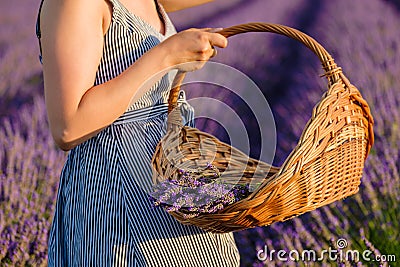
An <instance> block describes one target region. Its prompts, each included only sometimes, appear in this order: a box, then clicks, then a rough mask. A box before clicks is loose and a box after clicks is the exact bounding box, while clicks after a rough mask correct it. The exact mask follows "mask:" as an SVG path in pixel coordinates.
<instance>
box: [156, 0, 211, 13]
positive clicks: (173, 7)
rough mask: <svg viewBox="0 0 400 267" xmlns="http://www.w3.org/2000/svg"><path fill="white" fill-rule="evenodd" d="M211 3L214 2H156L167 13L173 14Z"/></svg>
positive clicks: (209, 0)
mask: <svg viewBox="0 0 400 267" xmlns="http://www.w3.org/2000/svg"><path fill="white" fill-rule="evenodd" d="M213 1H214V0H158V2H160V4H161V5H162V6H163V7H164V9H165V10H166V11H167V12H174V11H178V10H182V9H185V8H189V7H194V6H199V5H202V4H205V3H209V2H213Z"/></svg>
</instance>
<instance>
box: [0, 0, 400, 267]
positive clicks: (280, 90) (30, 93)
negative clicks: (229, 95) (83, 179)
mask: <svg viewBox="0 0 400 267" xmlns="http://www.w3.org/2000/svg"><path fill="white" fill-rule="evenodd" d="M18 2H19V3H18V4H17V3H15V2H12V1H11V0H1V4H2V6H8V7H9V8H7V9H1V11H0V15H1V16H0V22H1V23H2V25H4V27H3V26H2V28H1V29H0V31H1V34H0V62H1V65H0V75H1V79H0V95H1V98H0V104H1V105H0V121H1V122H0V208H1V209H0V266H3V265H4V266H46V265H47V261H46V242H47V238H48V236H47V235H48V231H49V227H50V220H51V217H52V214H53V210H54V204H55V197H56V192H57V185H58V179H59V174H60V172H61V168H62V164H63V162H64V160H65V156H66V155H65V153H64V152H61V151H60V150H58V149H56V148H55V146H54V144H53V141H52V139H51V136H50V133H49V130H48V125H47V120H46V112H45V105H44V99H43V96H42V90H43V88H42V83H41V80H42V78H41V76H40V64H39V63H38V61H37V49H38V48H37V42H36V40H35V36H34V20H35V17H36V10H37V7H38V5H39V3H38V2H37V1H22V0H20V1H18ZM36 2H37V3H36ZM393 2H394V1H393ZM215 4H216V5H213V4H209V5H208V6H204V7H201V8H200V7H199V8H194V9H191V10H187V11H185V12H177V13H175V14H172V15H171V17H172V18H173V20H174V21H175V22H176V23H177V27H178V29H183V28H187V27H210V26H211V27H226V26H231V25H234V24H239V23H244V22H249V21H268V22H276V23H282V24H287V25H289V26H293V27H296V28H299V29H301V30H303V31H305V32H307V33H309V34H311V35H312V36H313V37H315V38H316V39H317V40H318V41H320V42H321V43H322V44H323V45H324V46H325V47H326V48H327V49H328V51H330V52H331V53H332V55H333V56H334V58H335V59H336V61H337V62H338V64H339V65H341V66H342V67H343V69H344V71H345V73H346V74H347V76H348V77H349V79H350V80H351V81H352V82H353V83H354V84H355V85H356V86H357V87H358V88H359V89H360V91H361V92H362V94H363V95H364V97H365V98H366V99H367V101H368V102H369V103H370V105H371V108H372V112H373V115H374V118H375V122H376V125H375V134H376V143H375V146H374V148H373V150H372V152H371V155H370V156H369V158H368V160H367V162H366V169H365V173H364V176H363V180H362V185H361V188H360V192H359V193H358V194H356V195H355V196H353V197H350V198H348V199H346V200H344V201H338V202H336V203H333V204H331V205H329V206H327V207H323V208H321V209H318V210H316V211H314V212H310V213H308V214H305V215H302V216H300V217H298V218H295V219H293V220H290V221H287V222H284V223H276V224H273V225H271V226H268V227H262V228H256V229H251V230H246V231H242V232H239V233H235V237H236V240H237V243H238V246H239V249H240V252H241V258H242V260H241V265H242V266H305V265H306V264H309V265H308V266H310V265H311V266H314V265H315V266H332V265H336V264H337V265H343V264H347V265H357V266H361V265H365V266H375V265H374V263H372V264H373V265H371V263H367V262H365V261H364V262H359V263H350V262H347V263H340V262H329V261H328V260H325V262H319V263H315V264H313V263H310V262H308V263H304V262H295V263H294V262H282V261H279V260H277V259H275V260H270V261H264V262H262V261H259V260H258V259H257V257H256V255H257V251H258V250H260V249H263V248H264V246H265V245H267V247H268V248H269V249H275V250H279V249H284V250H286V251H289V250H292V249H296V250H298V251H300V252H301V251H304V250H307V249H314V250H315V251H317V252H320V251H322V250H323V249H328V248H329V247H330V246H333V245H334V241H336V240H338V239H339V238H345V239H346V240H347V241H348V247H347V248H348V249H356V250H359V251H363V250H365V249H367V248H368V247H369V248H370V249H372V245H371V244H373V246H374V247H375V248H376V250H375V252H374V253H381V254H396V253H397V255H396V256H397V262H398V261H400V255H399V251H400V244H399V240H400V237H399V229H400V225H399V215H398V214H399V207H398V202H399V200H400V192H399V186H400V178H399V169H400V168H399V167H400V166H399V165H400V163H399V156H400V154H399V149H398V147H399V145H400V133H399V125H400V114H399V112H400V111H399V109H398V106H399V104H400V92H399V91H398V89H397V88H396V85H398V84H399V77H398V73H399V72H400V64H399V63H398V62H400V61H399V60H400V37H399V35H398V34H397V31H398V30H397V29H399V26H400V19H399V14H400V10H399V9H398V7H397V6H396V5H395V4H393V3H392V2H391V1H383V0H354V1H351V2H349V1H345V0H338V1H327V0H323V1H306V0H302V1H296V2H289V1H278V0H269V1H267V2H266V1H265V0H246V1H239V0H237V1H232V0H230V1H227V0H220V1H217V2H216V3H215ZM10 11H12V12H10ZM222 12H223V13H222ZM238 51H239V52H238ZM243 51H245V53H244V52H243ZM216 60H218V61H220V62H223V63H226V64H228V65H230V66H233V67H235V68H238V69H239V70H241V71H243V72H245V73H246V74H248V75H249V76H250V77H251V78H252V79H253V80H254V81H255V82H256V83H257V84H258V85H259V87H260V88H262V89H263V93H264V94H265V96H266V98H267V99H268V102H269V104H270V106H271V108H272V111H273V114H274V116H275V119H276V127H277V132H278V146H277V153H276V158H275V160H274V163H275V164H277V165H279V164H281V163H282V162H283V161H284V159H285V158H286V156H287V155H288V153H289V152H290V151H291V149H292V148H293V147H294V146H295V144H296V141H297V138H298V137H299V136H300V134H301V131H302V130H303V128H304V125H305V122H306V121H307V119H308V118H309V116H310V114H311V110H312V107H313V106H314V105H315V103H316V102H317V101H318V100H319V98H320V96H321V95H322V93H323V90H325V89H326V88H325V82H324V81H323V80H321V79H320V78H319V77H318V75H319V74H320V72H321V71H320V70H319V65H318V60H317V59H316V58H315V56H314V55H313V54H312V53H310V52H309V51H307V50H306V49H305V48H303V47H302V46H301V45H299V44H297V43H295V42H294V41H291V40H287V39H285V38H284V37H276V36H271V35H268V34H248V35H246V36H243V37H233V38H232V40H231V42H230V44H229V47H228V48H227V49H226V50H225V51H220V53H219V55H218V57H217V58H216ZM194 89H195V88H194ZM203 93H205V92H204V91H200V90H198V91H190V92H189V95H190V96H191V97H195V96H200V95H202V94H203ZM213 94H215V95H214V97H222V98H223V97H224V96H219V95H217V94H218V93H213ZM227 102H228V103H229V100H227ZM229 104H231V105H239V106H240V105H241V104H240V103H239V104H238V103H229ZM237 110H239V111H240V110H243V109H240V108H238V109H237ZM241 116H242V118H243V119H244V120H251V119H252V118H250V117H246V115H243V114H242V115H241ZM249 125H252V124H251V123H249ZM199 127H202V128H204V129H205V130H207V131H208V132H211V133H213V134H215V135H217V136H218V135H220V133H219V132H218V131H217V130H215V129H210V128H207V125H206V124H203V125H200V126H199ZM287 129H290V131H288V130H287ZM261 130H262V129H261ZM250 138H254V140H257V137H253V136H252V135H251V134H250ZM252 140H253V139H252ZM252 153H253V154H254V155H255V156H257V142H253V146H252ZM332 240H333V244H332ZM382 264H384V263H382ZM391 266H396V263H391Z"/></svg>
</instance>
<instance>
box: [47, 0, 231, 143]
mask: <svg viewBox="0 0 400 267" xmlns="http://www.w3.org/2000/svg"><path fill="white" fill-rule="evenodd" d="M101 2H102V1H96V0H85V1H81V0H52V1H45V4H44V5H43V9H42V14H41V30H42V40H41V41H42V48H43V77H44V89H45V99H46V106H47V113H48V118H49V124H50V128H51V132H52V135H53V138H54V140H55V142H56V143H57V144H58V146H59V147H61V148H62V149H63V150H69V149H71V148H73V147H74V146H76V145H78V144H79V143H82V142H83V141H85V140H87V139H89V138H90V137H92V136H94V135H95V134H97V133H98V132H99V131H100V130H102V129H103V128H105V127H106V126H108V125H110V124H111V123H112V122H113V121H115V120H116V119H117V118H118V117H119V116H120V115H122V114H123V113H124V111H125V110H126V109H127V107H128V106H129V104H130V103H131V100H135V99H138V98H139V97H140V96H142V95H143V93H144V92H145V91H146V90H147V89H148V88H144V89H143V88H142V87H143V84H145V83H146V82H147V80H148V79H149V78H151V77H152V76H154V75H155V74H156V73H160V72H161V73H162V72H163V71H164V73H165V70H166V69H168V68H171V67H173V66H174V65H176V64H180V63H185V62H190V61H200V62H202V61H205V60H208V59H209V58H210V56H211V54H212V49H211V47H210V44H211V45H215V46H219V47H225V46H226V44H227V42H226V39H225V38H224V37H223V36H222V35H220V34H217V33H211V32H207V31H204V30H197V29H191V30H187V31H183V32H180V33H178V34H176V35H174V36H172V37H170V38H168V39H167V40H165V41H164V42H162V43H161V44H160V45H158V46H156V47H154V48H153V49H151V50H149V51H148V52H147V53H145V54H144V55H143V56H142V57H141V58H140V59H138V60H137V61H136V62H135V63H134V64H132V65H131V66H130V67H129V68H128V69H126V70H125V71H124V72H123V73H121V74H120V75H119V76H117V77H116V78H114V79H112V80H110V81H108V82H106V83H103V84H100V85H97V86H93V84H94V80H95V75H96V71H97V68H98V65H99V63H100V59H101V57H102V51H103V25H102V23H103V15H104V6H102V5H101ZM198 67H200V66H198ZM150 86H151V85H150V84H149V85H148V87H150ZM141 88H142V89H141Z"/></svg>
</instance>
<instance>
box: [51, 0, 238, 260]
mask: <svg viewBox="0 0 400 267" xmlns="http://www.w3.org/2000/svg"><path fill="white" fill-rule="evenodd" d="M110 2H111V3H112V4H113V15H112V22H111V25H110V28H109V30H108V32H107V33H106V35H105V38H104V51H103V57H102V59H101V62H100V65H99V68H98V72H97V76H96V81H95V84H100V83H104V82H106V81H108V80H110V79H112V78H114V77H116V76H117V75H119V74H120V73H121V72H122V71H124V70H125V69H126V68H127V67H129V66H130V65H131V64H132V63H133V62H134V61H135V60H136V59H138V58H139V57H140V56H141V55H142V54H143V53H144V52H145V51H147V50H148V49H150V48H151V47H153V46H155V45H157V44H158V43H159V42H161V41H162V40H164V39H165V38H167V37H168V36H170V35H172V34H174V33H175V29H174V27H173V25H172V23H171V21H170V20H169V18H168V16H167V14H166V13H165V11H164V10H163V9H162V7H160V8H159V12H160V14H161V15H162V17H163V19H164V22H165V26H166V34H165V35H162V34H160V33H159V32H158V31H157V30H156V29H154V28H153V27H152V26H150V25H149V24H148V23H146V22H145V21H143V20H142V19H140V18H139V17H137V16H135V15H134V14H131V13H129V11H128V10H127V9H126V8H125V7H124V6H123V5H122V4H121V3H120V2H118V0H110ZM172 78H173V75H172V74H169V75H166V76H164V77H163V78H162V79H161V81H159V82H158V83H157V84H155V85H154V86H153V87H152V88H151V89H150V90H149V91H148V92H147V93H145V95H143V97H141V98H140V99H139V100H138V101H137V102H135V103H133V104H132V106H131V107H130V108H129V109H128V110H127V111H126V112H125V114H123V115H122V116H121V117H120V118H119V119H117V120H116V121H115V122H114V123H113V124H112V125H110V126H109V127H107V128H105V129H104V130H103V131H101V132H100V133H99V134H97V135H96V136H95V137H93V138H91V139H89V140H88V141H86V142H84V143H82V144H81V145H79V146H77V147H75V148H74V149H73V150H71V151H70V153H69V155H68V159H67V162H66V163H65V166H64V168H63V170H62V174H61V179H60V185H59V190H58V195H57V205H56V211H55V215H54V220H53V224H52V228H51V231H50V236H49V248H48V249H49V251H48V252H49V255H48V256H49V257H48V260H49V261H48V263H49V266H85V267H89V266H96V267H97V266H162V267H166V266H179V267H184V266H191V267H202V266H204V267H211V266H216V267H228V266H239V253H238V250H237V247H236V244H235V241H234V238H233V234H232V233H230V234H211V233H206V232H204V231H203V230H201V229H200V228H198V227H195V226H187V225H182V224H180V223H179V222H177V221H176V220H175V219H174V218H173V217H171V216H170V215H169V214H168V213H166V212H165V211H164V210H163V209H161V208H153V207H152V205H151V202H150V201H149V199H148V192H149V190H151V166H150V160H151V157H152V155H153V151H154V149H155V146H156V145H157V143H158V142H159V140H160V139H161V138H162V136H163V135H164V133H165V130H164V126H165V123H166V118H167V104H166V102H167V96H168V90H169V88H170V82H171V79H172Z"/></svg>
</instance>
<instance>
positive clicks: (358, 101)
mask: <svg viewBox="0 0 400 267" xmlns="http://www.w3.org/2000/svg"><path fill="white" fill-rule="evenodd" d="M245 32H273V33H277V34H281V35H285V36H288V37H290V38H293V39H296V40H298V41H300V42H301V43H303V44H304V45H306V46H307V47H308V48H309V49H311V50H312V51H313V52H314V53H315V54H316V55H317V56H318V58H319V59H320V61H321V63H322V66H323V69H324V71H325V74H324V76H325V77H326V78H327V80H328V88H329V89H328V91H327V92H326V93H325V94H324V95H323V97H322V99H321V101H320V102H319V103H318V104H317V105H316V106H315V107H314V110H313V113H312V116H311V118H310V120H309V121H308V123H307V124H306V126H305V129H304V131H303V133H302V135H301V137H300V140H299V142H298V144H297V146H296V147H295V148H294V150H293V151H292V152H291V154H290V155H289V156H288V158H287V159H286V160H285V162H284V164H283V165H282V166H281V167H279V168H278V167H274V166H271V165H269V164H267V163H265V162H262V161H258V160H255V159H252V158H249V157H248V155H245V154H244V153H242V152H241V151H239V150H237V149H235V148H234V147H231V146H230V145H228V144H225V143H223V142H221V141H219V140H218V139H217V138H215V137H214V136H212V135H210V134H208V133H205V132H202V131H200V130H198V129H196V128H191V127H187V126H185V127H182V125H181V119H180V114H179V111H178V110H179V109H177V108H175V107H176V106H177V104H176V101H177V97H178V91H179V85H180V84H181V82H182V80H183V77H184V74H180V75H179V76H178V77H177V78H176V86H174V88H173V89H172V90H171V92H170V99H169V105H170V106H169V118H168V130H167V133H166V135H165V136H164V138H163V139H162V140H161V141H160V143H159V144H158V146H157V148H156V151H155V153H154V156H153V159H152V165H153V182H154V183H157V182H160V181H163V180H164V179H176V177H177V176H178V175H179V170H178V169H179V168H182V166H184V167H185V168H198V167H200V168H201V167H204V166H205V164H206V162H208V161H209V160H210V158H212V164H213V165H214V166H216V167H217V168H218V169H219V171H220V173H221V174H222V175H221V176H220V177H219V178H218V179H222V180H224V182H225V181H227V182H239V183H252V182H254V181H257V182H261V185H260V186H259V187H257V189H256V190H255V191H254V192H252V193H251V194H250V195H249V196H248V197H247V198H245V199H243V200H240V201H238V202H235V203H233V204H231V205H229V206H228V207H226V208H224V209H222V210H220V211H218V212H216V213H210V214H201V215H200V216H198V217H194V218H186V216H184V214H183V213H182V212H180V211H174V212H172V213H171V214H172V215H173V216H174V217H175V218H176V219H177V220H178V221H180V222H181V223H183V224H193V225H197V226H199V227H201V228H203V229H204V230H206V231H210V232H215V233H226V232H231V231H239V230H243V229H247V228H252V227H256V226H265V225H269V224H271V223H274V222H277V221H284V220H287V219H290V218H292V217H294V216H298V215H300V214H303V213H305V212H308V211H312V210H314V209H316V208H318V207H321V206H324V205H327V204H329V203H332V202H334V201H336V200H339V199H343V198H345V197H347V196H350V195H353V194H355V193H356V192H358V187H359V184H360V179H361V176H362V172H363V168H364V162H365V159H366V158H367V155H368V153H369V151H370V148H371V146H372V144H373V142H374V135H373V118H372V116H371V113H370V109H369V107H368V104H367V103H366V101H365V100H364V99H363V98H362V96H361V94H360V92H359V91H358V90H357V88H356V87H354V86H353V85H352V84H350V82H349V80H348V79H347V78H346V77H345V76H344V75H343V73H342V70H341V68H339V67H337V65H336V64H335V62H334V60H333V58H332V57H331V56H330V55H329V53H328V52H327V51H326V50H325V49H324V48H323V47H322V46H321V45H320V44H318V43H317V42H316V41H315V40H314V39H312V38H311V37H309V36H308V35H306V34H304V33H302V32H300V31H298V30H295V29H292V28H289V27H287V26H282V25H277V24H269V23H248V24H242V25H237V26H233V27H229V28H226V29H223V30H222V31H220V33H221V34H222V35H224V36H226V37H229V36H233V35H236V34H239V33H245Z"/></svg>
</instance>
